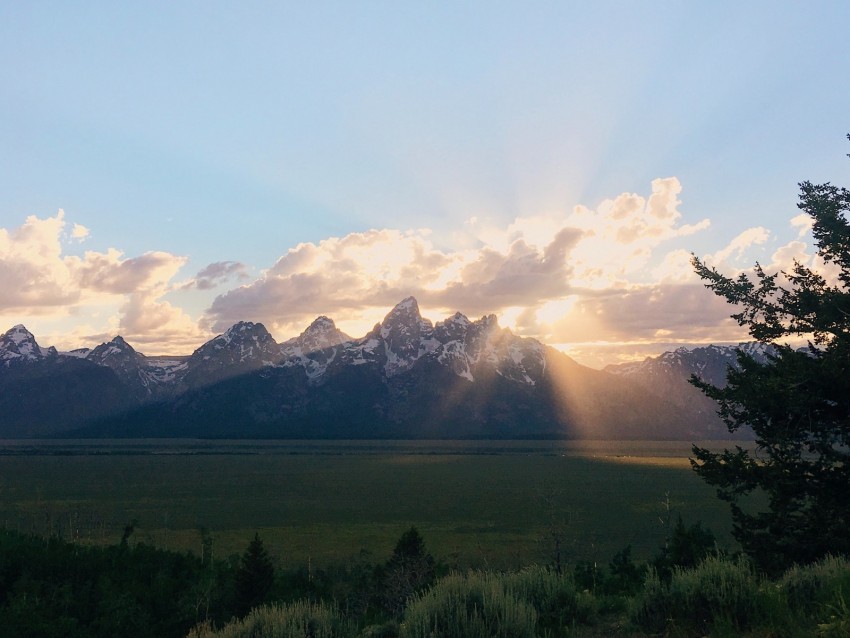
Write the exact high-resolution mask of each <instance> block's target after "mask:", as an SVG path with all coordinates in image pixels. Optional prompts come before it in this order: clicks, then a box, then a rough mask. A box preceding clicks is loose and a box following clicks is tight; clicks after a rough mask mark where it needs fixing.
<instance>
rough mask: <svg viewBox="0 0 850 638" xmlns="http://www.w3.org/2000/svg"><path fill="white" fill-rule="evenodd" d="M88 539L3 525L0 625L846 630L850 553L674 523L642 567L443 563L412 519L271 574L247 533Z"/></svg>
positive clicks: (13, 633) (413, 633)
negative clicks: (761, 547) (396, 529)
mask: <svg viewBox="0 0 850 638" xmlns="http://www.w3.org/2000/svg"><path fill="white" fill-rule="evenodd" d="M132 531H133V530H132V527H130V526H128V528H127V530H125V534H124V538H123V540H122V542H121V543H120V544H118V545H114V546H108V547H96V546H83V545H78V544H73V543H67V542H63V541H61V540H59V539H57V538H52V539H44V538H40V537H36V536H29V535H23V534H20V533H17V532H10V531H0V628H2V632H0V633H2V635H3V636H6V637H9V638H15V637H18V636H21V637H23V636H33V637H35V636H38V637H52V636H56V637H59V636H63V637H69V638H75V637H80V638H82V637H86V638H89V637H91V638H94V637H99V636H124V637H128V638H132V637H136V636H138V637H148V636H150V637H153V636H156V637H168V636H175V637H176V636H187V635H188V636H190V637H191V638H214V637H215V638H242V637H244V638H247V637H249V636H269V637H275V636H279V637H282V638H289V637H293V638H294V637H298V638H304V637H305V636H310V637H313V638H321V637H339V638H367V637H372V638H379V637H383V638H392V637H397V636H400V637H403V638H413V637H416V638H418V637H422V638H425V637H427V636H441V637H445V638H451V637H452V636H457V637H458V638H460V637H464V638H475V637H478V636H481V637H489V636H516V637H522V636H529V637H533V636H553V637H554V636H575V635H591V636H593V635H633V636H640V635H670V636H674V635H675V636H705V635H753V636H766V635H770V636H789V637H791V636H801V635H821V636H833V635H834V636H844V635H850V607H848V601H850V563H848V561H846V560H845V559H842V558H833V557H828V558H826V559H823V560H821V561H819V562H817V563H814V564H812V565H808V566H802V567H801V566H795V567H793V568H791V569H790V570H788V571H786V572H785V573H784V574H783V575H782V576H780V577H778V578H768V577H765V576H761V575H759V574H758V573H757V572H756V570H755V569H754V568H753V567H752V566H751V564H750V563H749V562H747V561H746V560H745V559H744V558H742V557H740V556H728V555H724V554H723V552H720V551H718V549H717V548H716V545H715V542H714V537H713V535H712V534H711V533H710V532H709V531H708V530H706V529H704V528H702V527H701V526H700V525H699V524H696V525H692V526H686V525H685V524H684V523H682V521H681V520H680V521H679V522H678V523H677V524H676V525H675V526H674V527H673V529H672V530H671V533H670V535H669V537H668V538H667V540H666V542H665V545H664V547H663V548H662V549H661V550H660V551H659V552H658V554H657V555H656V556H655V557H654V558H653V559H652V560H651V561H649V562H648V563H645V564H637V563H635V562H634V561H633V559H632V556H631V550H630V548H625V549H623V550H622V551H621V552H618V553H617V555H615V556H614V557H612V559H611V560H610V562H608V563H607V564H604V565H599V564H594V563H589V562H579V563H577V564H574V565H571V566H570V567H569V568H567V566H566V565H558V564H557V563H555V564H553V565H549V566H532V567H528V568H526V569H524V570H521V571H519V572H508V573H503V572H498V573H497V572H488V571H470V572H467V573H462V574H461V573H450V572H449V570H448V569H447V568H446V567H445V566H443V565H440V564H439V563H438V562H437V561H435V560H434V558H433V557H432V556H431V555H430V554H429V553H428V552H427V550H426V547H425V543H424V540H423V538H422V536H421V535H420V534H419V533H418V532H417V531H416V529H414V528H411V529H410V530H408V531H406V532H405V533H404V534H403V535H402V536H401V538H400V539H399V541H398V543H397V544H396V547H395V549H394V551H393V553H392V555H391V556H390V557H389V558H388V559H387V560H386V561H383V562H379V563H375V562H373V561H372V560H370V557H369V556H358V557H355V558H352V559H351V560H349V561H348V562H346V563H344V564H337V565H335V566H332V567H329V568H326V569H318V570H311V569H309V568H307V567H302V568H298V569H293V570H279V569H278V570H276V569H275V568H274V565H273V563H272V561H271V559H270V557H269V556H268V554H267V552H266V551H265V549H264V547H263V543H262V540H261V539H260V538H259V536H257V535H255V536H254V538H253V540H251V542H250V543H249V544H248V546H247V548H246V550H245V552H244V553H243V554H242V556H234V557H231V558H229V559H227V560H215V561H214V560H212V559H211V558H210V556H211V555H210V554H209V553H207V552H204V554H203V555H202V556H200V557H199V556H195V555H193V554H179V553H176V552H173V551H167V550H161V549H156V548H154V547H151V546H149V545H145V544H143V543H138V544H132V543H130V542H129V539H130V538H131V534H132Z"/></svg>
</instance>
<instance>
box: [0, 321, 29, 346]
mask: <svg viewBox="0 0 850 638" xmlns="http://www.w3.org/2000/svg"><path fill="white" fill-rule="evenodd" d="M3 336H4V337H8V338H9V339H11V340H12V341H14V342H15V343H21V342H22V341H35V336H34V335H33V334H32V333H31V332H30V331H29V330H27V328H26V326H24V324H22V323H19V324H16V325H14V326H12V327H11V328H9V329H8V330H7V331H6V333H5V334H4V335H3Z"/></svg>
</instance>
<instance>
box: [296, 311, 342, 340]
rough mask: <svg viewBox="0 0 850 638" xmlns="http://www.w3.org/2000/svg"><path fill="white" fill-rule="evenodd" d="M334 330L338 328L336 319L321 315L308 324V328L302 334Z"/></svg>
mask: <svg viewBox="0 0 850 638" xmlns="http://www.w3.org/2000/svg"><path fill="white" fill-rule="evenodd" d="M332 330H336V324H335V323H334V320H333V319H331V318H330V317H326V316H325V315H319V316H318V317H316V318H315V319H313V322H312V323H311V324H310V325H309V326H307V329H306V330H305V331H304V332H302V333H301V334H302V335H307V334H313V333H316V332H330V331H332Z"/></svg>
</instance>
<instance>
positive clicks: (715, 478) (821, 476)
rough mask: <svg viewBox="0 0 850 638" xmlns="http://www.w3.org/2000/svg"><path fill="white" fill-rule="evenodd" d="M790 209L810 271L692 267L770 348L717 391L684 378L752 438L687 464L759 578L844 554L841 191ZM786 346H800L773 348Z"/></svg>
mask: <svg viewBox="0 0 850 638" xmlns="http://www.w3.org/2000/svg"><path fill="white" fill-rule="evenodd" d="M848 139H850V135H848ZM798 207H799V208H800V209H801V210H803V211H804V212H805V213H807V214H808V215H809V216H810V217H811V218H812V222H813V226H812V235H813V237H814V239H815V244H816V246H817V253H818V256H819V258H820V260H821V262H822V263H823V267H822V268H819V269H818V271H816V270H813V269H812V268H810V267H808V266H806V265H803V264H801V263H795V265H794V267H793V268H792V269H791V271H790V272H780V273H772V274H768V273H766V272H765V271H764V270H763V269H762V267H761V266H760V265H759V264H756V265H755V270H754V275H752V276H748V275H746V274H741V275H739V276H738V277H736V278H730V277H726V276H724V275H722V274H720V273H719V272H718V271H717V270H716V269H714V268H712V267H709V266H707V265H706V264H704V263H703V262H701V261H700V260H699V259H697V258H696V257H694V259H693V263H694V267H695V269H696V272H697V273H698V274H699V276H700V277H701V278H702V279H703V280H704V281H705V282H706V283H705V285H706V287H707V288H709V289H711V290H712V291H713V292H714V293H715V294H717V295H720V296H722V297H725V298H726V300H727V301H729V302H730V303H731V304H734V305H736V306H738V307H739V308H740V309H741V311H740V312H738V313H736V314H733V315H732V317H733V318H734V319H736V320H737V321H738V323H739V324H740V325H742V326H746V327H747V328H748V329H749V333H750V335H751V336H752V337H753V338H754V339H756V340H757V341H759V342H762V343H765V344H768V343H773V344H774V345H776V347H777V352H776V354H774V355H771V356H770V357H769V361H768V362H767V363H758V362H756V361H755V359H753V358H752V357H751V356H748V355H747V354H745V353H743V352H739V353H738V363H739V368H738V369H730V370H729V373H728V379H727V385H726V387H724V388H718V387H714V386H712V385H710V384H708V383H705V382H702V381H700V380H699V379H696V378H694V379H692V383H693V384H694V385H696V386H697V387H698V388H700V389H701V390H702V391H703V392H704V393H705V394H706V395H707V396H709V397H711V398H712V399H714V400H716V401H717V402H718V404H719V414H720V416H721V417H722V418H723V420H724V421H725V423H726V425H727V426H728V428H729V431H730V432H734V431H736V430H738V429H739V428H741V427H744V426H745V425H748V426H750V427H752V430H753V432H754V434H755V444H756V450H755V452H754V453H751V452H750V451H748V450H745V449H743V448H742V447H740V446H737V447H736V448H735V449H734V450H725V451H723V452H721V453H712V452H710V451H709V450H707V449H704V448H700V447H697V446H694V448H693V454H694V457H695V458H694V459H692V460H691V463H692V465H693V467H694V469H695V470H696V472H697V474H698V475H699V476H700V477H702V478H703V479H704V480H705V481H706V482H707V483H709V484H711V485H714V486H716V487H717V491H718V496H719V497H720V498H722V499H724V500H726V501H728V502H729V503H730V507H731V511H732V518H733V523H734V527H733V533H734V535H735V537H736V538H737V539H738V541H739V542H740V543H741V545H742V546H743V548H744V550H745V551H746V552H747V553H748V554H749V555H750V556H751V557H752V558H753V559H754V561H755V562H756V564H757V565H758V566H759V567H761V568H762V569H764V570H766V571H769V572H778V571H780V570H782V569H784V568H785V567H787V566H789V565H791V564H793V563H808V562H811V561H814V560H816V559H818V558H820V557H822V556H825V555H826V554H830V553H831V554H845V555H846V554H850V532H848V530H850V223H848V220H847V213H848V211H850V191H848V190H847V189H846V188H839V187H836V186H833V185H831V184H819V185H815V184H812V183H810V182H803V183H801V184H800V203H799V204H798ZM827 272H828V273H830V274H828V275H827V274H826V273H827ZM787 337H802V338H804V339H807V340H808V344H809V345H808V347H807V348H804V349H802V350H795V349H794V348H792V347H790V346H789V345H787V344H779V343H777V342H778V340H780V339H783V338H787ZM765 505H766V507H765Z"/></svg>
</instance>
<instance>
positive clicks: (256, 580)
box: [236, 533, 274, 616]
mask: <svg viewBox="0 0 850 638" xmlns="http://www.w3.org/2000/svg"><path fill="white" fill-rule="evenodd" d="M273 583H274V565H272V561H271V559H270V558H269V555H268V552H266V549H265V547H263V541H262V540H260V536H259V534H257V533H255V534H254V540H252V541H251V543H250V544H249V545H248V549H246V550H245V553H244V554H243V555H242V560H241V563H240V565H239V569H238V570H237V572H236V611H237V613H238V614H239V615H240V616H244V615H245V614H247V613H248V612H249V611H251V609H252V608H254V607H257V606H258V605H260V604H262V603H263V602H265V600H266V597H267V596H268V593H269V591H270V590H271V588H272V584H273Z"/></svg>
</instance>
